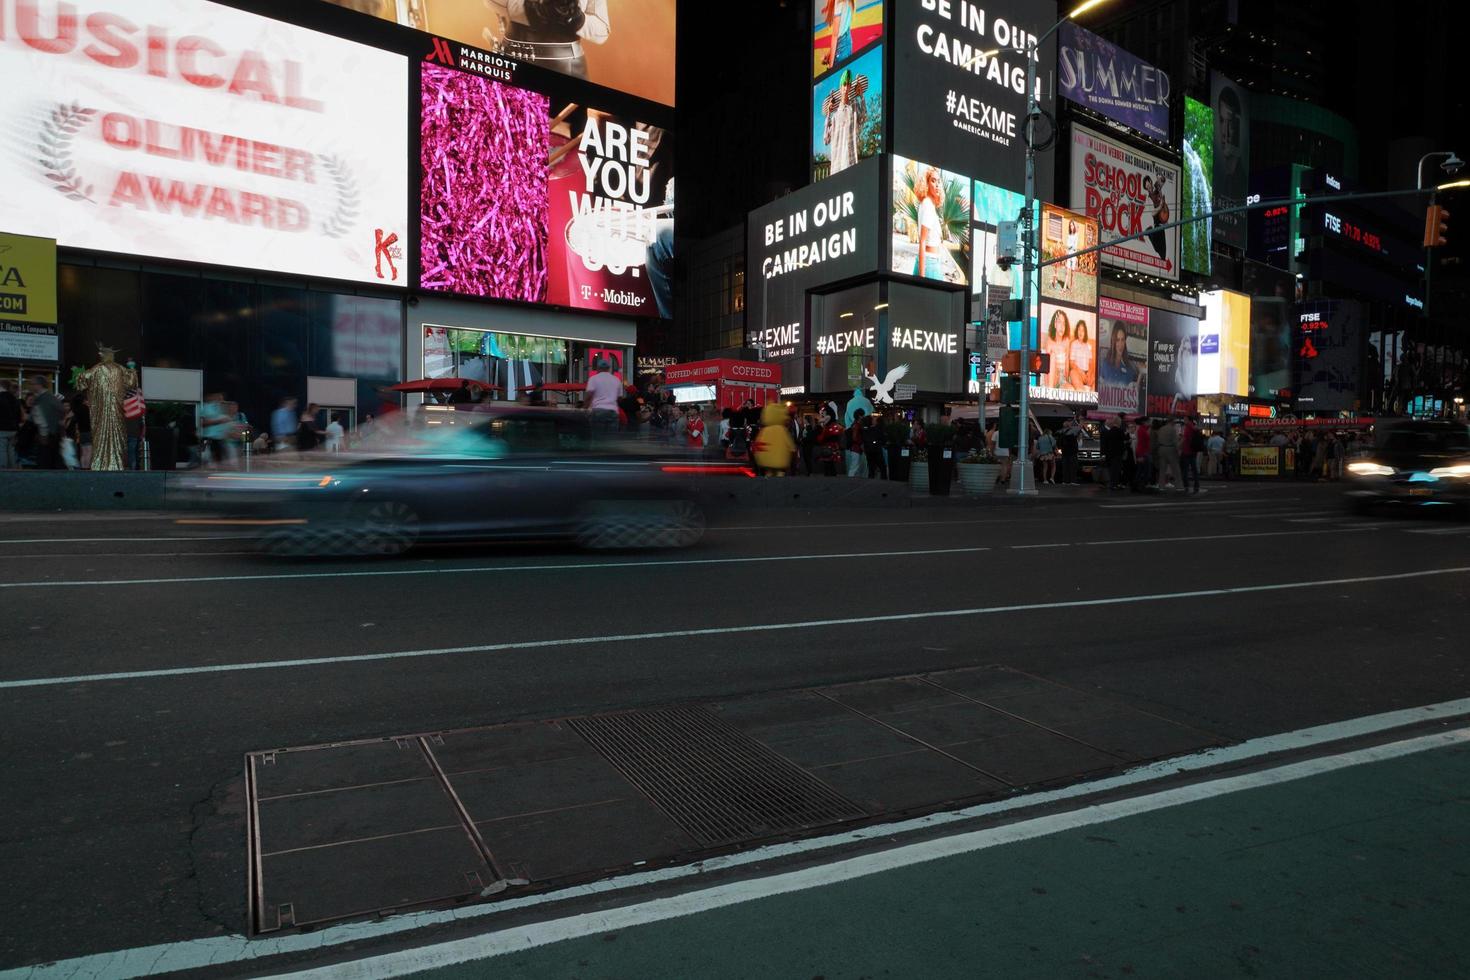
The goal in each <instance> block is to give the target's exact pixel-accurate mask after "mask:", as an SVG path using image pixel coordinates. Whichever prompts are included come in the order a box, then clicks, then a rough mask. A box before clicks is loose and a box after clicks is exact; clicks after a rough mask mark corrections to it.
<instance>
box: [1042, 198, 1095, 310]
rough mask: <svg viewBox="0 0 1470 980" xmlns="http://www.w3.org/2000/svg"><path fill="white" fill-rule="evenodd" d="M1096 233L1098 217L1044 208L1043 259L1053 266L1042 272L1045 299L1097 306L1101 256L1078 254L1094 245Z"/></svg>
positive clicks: (1051, 207) (1093, 253)
mask: <svg viewBox="0 0 1470 980" xmlns="http://www.w3.org/2000/svg"><path fill="white" fill-rule="evenodd" d="M1097 234H1098V227H1097V219H1096V218H1089V217H1087V216H1086V215H1085V214H1078V213H1077V212H1075V211H1068V210H1067V209H1066V208H1059V207H1057V206H1056V205H1055V204H1043V205H1042V206H1041V257H1042V259H1043V260H1044V261H1047V262H1049V263H1050V264H1049V265H1047V266H1045V267H1043V268H1042V270H1041V298H1042V299H1049V300H1056V301H1057V302H1059V303H1071V304H1074V305H1078V306H1096V305H1097V261H1098V256H1099V255H1100V254H1101V253H1099V252H1088V253H1087V254H1086V255H1077V254H1075V253H1077V252H1079V251H1082V250H1084V249H1089V248H1092V247H1093V246H1095V245H1096V244H1097ZM1064 256H1067V257H1065V258H1064Z"/></svg>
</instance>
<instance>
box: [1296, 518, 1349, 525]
mask: <svg viewBox="0 0 1470 980" xmlns="http://www.w3.org/2000/svg"><path fill="white" fill-rule="evenodd" d="M1336 520H1340V518H1338V517H1293V518H1291V519H1290V520H1288V521H1287V522H1286V523H1288V524H1327V523H1329V522H1331V521H1336Z"/></svg>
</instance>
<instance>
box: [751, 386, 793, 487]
mask: <svg viewBox="0 0 1470 980" xmlns="http://www.w3.org/2000/svg"><path fill="white" fill-rule="evenodd" d="M786 419H787V412H786V406H785V405H783V404H781V403H780V402H771V403H770V404H769V405H767V406H766V407H764V408H762V409H761V431H760V434H759V435H757V436H756V439H755V465H756V466H757V467H758V468H759V469H760V471H761V474H762V475H763V476H785V475H786V473H787V471H788V470H790V469H791V461H792V459H794V458H795V457H796V440H795V439H793V438H791V428H790V426H789V425H788V424H787V421H786Z"/></svg>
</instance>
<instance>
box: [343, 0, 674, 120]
mask: <svg viewBox="0 0 1470 980" xmlns="http://www.w3.org/2000/svg"><path fill="white" fill-rule="evenodd" d="M327 2H328V3H334V4H336V5H337V6H339V7H347V8H348V9H351V10H356V11H359V12H360V13H366V14H371V15H373V16H374V17H378V18H381V19H383V20H390V21H393V22H395V23H398V24H402V25H403V26H405V27H412V28H413V29H414V30H419V31H426V32H428V33H430V34H437V35H439V36H440V37H444V38H448V39H449V40H450V41H454V42H457V43H459V44H467V45H470V46H472V47H475V48H483V49H485V50H487V51H491V52H493V53H495V54H497V55H503V56H505V57H507V58H512V59H515V60H516V61H517V62H520V63H521V64H524V65H534V66H535V67H537V68H541V69H545V70H547V71H554V72H557V73H559V74H562V75H567V76H569V77H572V78H581V79H585V80H587V81H589V82H593V83H595V84H597V85H603V86H606V87H607V88H611V89H617V90H618V91H619V92H627V93H628V94H630V95H636V96H638V97H639V98H644V99H650V100H652V101H654V102H661V103H663V104H664V105H673V104H674V41H675V31H674V27H675V17H674V8H675V5H676V0H483V2H480V0H473V2H472V0H396V2H395V0H327Z"/></svg>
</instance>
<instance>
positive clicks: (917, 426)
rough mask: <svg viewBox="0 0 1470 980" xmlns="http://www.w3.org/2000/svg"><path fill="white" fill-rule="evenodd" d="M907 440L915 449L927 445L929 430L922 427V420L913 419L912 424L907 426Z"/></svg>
mask: <svg viewBox="0 0 1470 980" xmlns="http://www.w3.org/2000/svg"><path fill="white" fill-rule="evenodd" d="M909 442H911V443H913V446H914V448H915V449H924V448H925V447H927V446H928V445H929V432H928V430H926V429H925V428H924V420H923V419H920V418H916V419H914V424H913V425H911V426H909Z"/></svg>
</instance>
